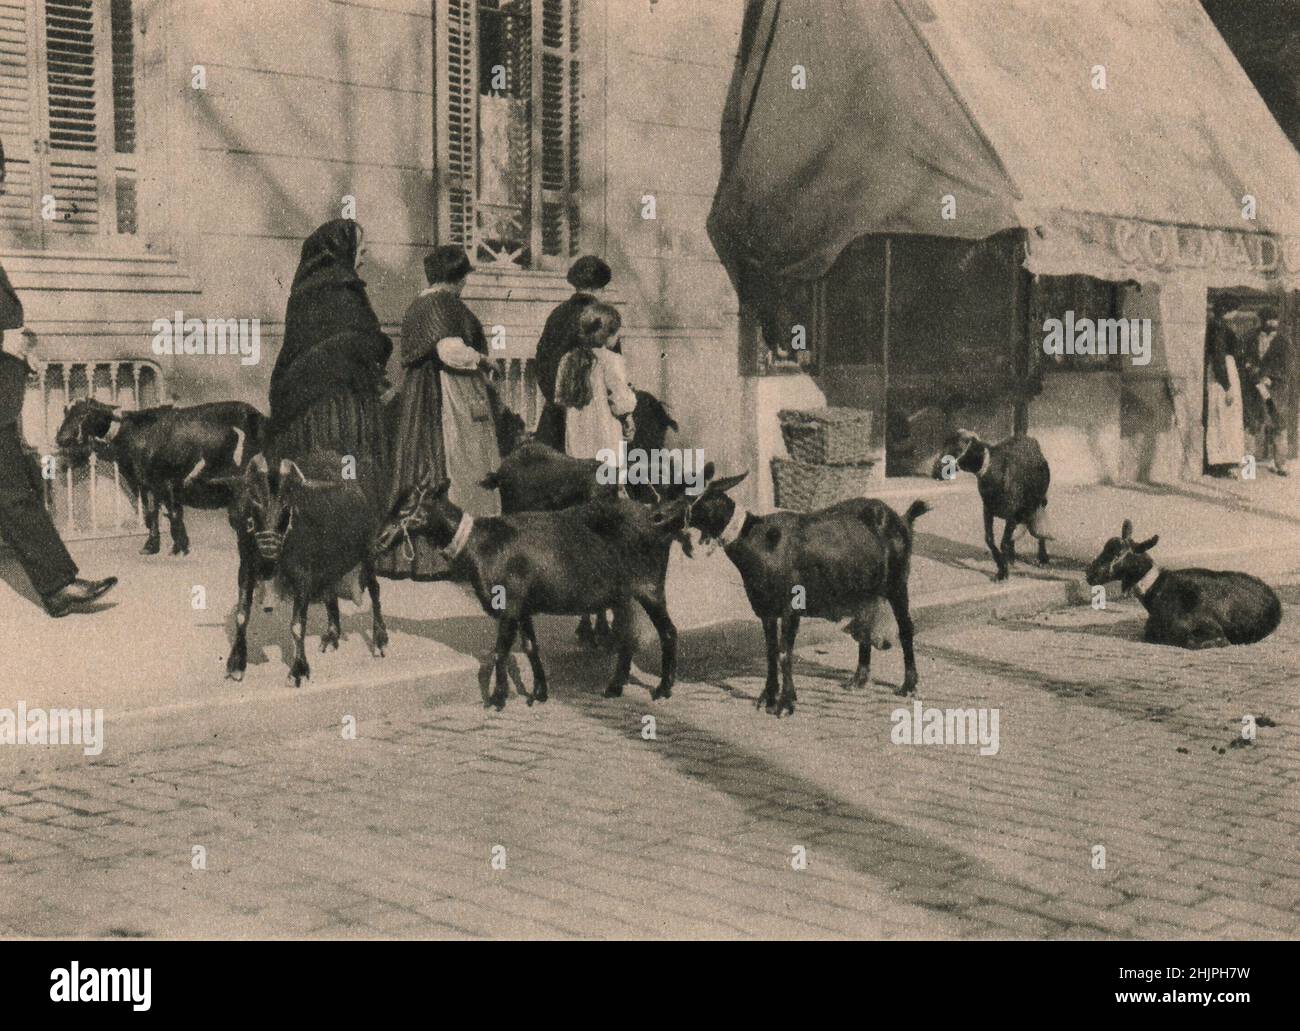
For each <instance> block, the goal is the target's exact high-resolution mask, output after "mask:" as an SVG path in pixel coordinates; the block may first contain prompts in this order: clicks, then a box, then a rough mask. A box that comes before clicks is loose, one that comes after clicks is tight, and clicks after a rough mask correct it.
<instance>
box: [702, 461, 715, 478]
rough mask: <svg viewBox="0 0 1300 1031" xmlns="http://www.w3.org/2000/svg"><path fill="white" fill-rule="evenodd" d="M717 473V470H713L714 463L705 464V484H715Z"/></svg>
mask: <svg viewBox="0 0 1300 1031" xmlns="http://www.w3.org/2000/svg"><path fill="white" fill-rule="evenodd" d="M716 472H717V470H716V469H714V468H713V463H712V462H705V463H704V482H705V483H712V482H713V477H714V474H715V473H716Z"/></svg>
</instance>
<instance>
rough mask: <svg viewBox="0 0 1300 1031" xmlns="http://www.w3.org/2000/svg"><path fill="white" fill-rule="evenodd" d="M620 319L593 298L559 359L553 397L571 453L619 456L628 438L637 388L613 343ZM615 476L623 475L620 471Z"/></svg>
mask: <svg viewBox="0 0 1300 1031" xmlns="http://www.w3.org/2000/svg"><path fill="white" fill-rule="evenodd" d="M622 325H623V320H622V318H621V317H620V316H619V314H618V311H617V309H615V308H612V307H611V306H610V305H608V304H603V303H601V302H599V301H597V302H596V303H594V304H590V305H588V306H587V307H586V308H585V309H584V310H583V312H582V315H581V316H580V317H579V320H578V339H579V341H580V342H579V344H578V346H577V347H575V348H573V350H571V351H570V352H569V353H568V354H566V355H565V356H564V358H563V360H561V362H560V368H559V371H558V373H557V374H556V377H555V403H556V404H558V405H560V406H561V407H563V409H564V413H565V420H564V443H565V451H567V452H568V453H569V454H570V455H572V456H573V457H575V458H603V457H605V456H603V455H601V454H600V452H602V451H608V452H611V453H612V454H614V455H615V456H618V463H619V468H620V470H621V469H622V468H623V466H624V462H623V456H622V452H621V449H620V447H619V445H620V443H621V442H622V441H624V440H631V439H632V434H633V431H634V429H635V426H634V425H633V422H632V413H633V411H634V410H635V409H636V394H635V393H633V391H632V387H631V386H630V385H629V384H628V381H627V366H626V365H625V364H624V363H623V356H622V355H621V354H619V353H618V352H617V351H615V350H614V348H616V347H618V343H619V331H620V329H621V328H622ZM619 482H620V483H622V482H623V479H622V477H621V476H620V478H619Z"/></svg>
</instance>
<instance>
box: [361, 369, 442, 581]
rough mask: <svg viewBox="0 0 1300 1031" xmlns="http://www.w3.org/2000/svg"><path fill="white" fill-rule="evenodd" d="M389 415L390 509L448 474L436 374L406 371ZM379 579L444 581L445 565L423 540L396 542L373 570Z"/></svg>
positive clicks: (440, 553)
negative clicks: (424, 481)
mask: <svg viewBox="0 0 1300 1031" xmlns="http://www.w3.org/2000/svg"><path fill="white" fill-rule="evenodd" d="M393 407H394V408H395V409H396V413H395V418H394V417H393V414H392V413H390V417H389V422H390V434H391V437H392V440H393V464H392V477H391V482H390V485H389V489H388V505H389V507H391V506H393V505H395V504H396V503H397V502H398V501H400V500H401V498H402V496H403V495H404V494H405V493H406V492H407V491H409V490H410V489H411V488H413V487H415V486H416V484H418V483H419V482H420V481H421V480H422V479H423V478H424V477H425V475H426V474H428V473H432V474H433V477H434V479H435V480H436V479H438V478H440V477H443V476H446V475H447V453H446V450H445V448H444V446H443V439H442V397H441V392H440V390H439V387H438V370H437V369H436V368H435V367H434V365H433V364H432V363H430V362H424V363H422V364H420V365H416V366H414V367H412V368H409V369H407V370H406V378H405V380H404V381H403V382H402V389H401V393H400V394H399V395H398V399H397V401H396V402H395V404H394V406H393ZM375 569H376V571H377V572H378V573H379V575H380V576H386V577H388V578H389V579H393V580H400V579H406V578H408V577H409V578H410V579H413V580H443V579H446V578H447V576H448V566H447V562H446V560H445V559H444V558H443V557H442V551H441V549H439V548H438V547H436V546H435V545H434V544H432V543H431V542H430V541H429V540H428V539H427V538H424V537H412V538H410V539H409V540H405V539H403V540H402V541H399V542H398V544H397V546H396V547H394V548H393V550H392V551H390V552H388V554H386V555H383V556H382V557H381V558H380V559H379V561H378V562H377V563H376V565H375Z"/></svg>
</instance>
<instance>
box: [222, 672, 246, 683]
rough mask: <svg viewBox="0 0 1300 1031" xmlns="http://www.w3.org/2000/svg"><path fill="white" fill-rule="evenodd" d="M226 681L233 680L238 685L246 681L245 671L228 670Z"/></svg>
mask: <svg viewBox="0 0 1300 1031" xmlns="http://www.w3.org/2000/svg"><path fill="white" fill-rule="evenodd" d="M226 679H227V680H233V681H234V682H235V683H236V684H238V683H239V682H240V681H241V680H243V679H244V671H243V670H242V669H228V670H226Z"/></svg>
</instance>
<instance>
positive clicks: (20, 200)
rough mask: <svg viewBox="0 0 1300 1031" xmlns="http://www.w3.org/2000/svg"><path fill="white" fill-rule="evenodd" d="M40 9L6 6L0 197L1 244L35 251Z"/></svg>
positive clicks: (16, 2) (5, 2)
mask: <svg viewBox="0 0 1300 1031" xmlns="http://www.w3.org/2000/svg"><path fill="white" fill-rule="evenodd" d="M35 13H36V12H35V7H34V5H33V3H31V2H28V0H0V140H3V141H4V149H5V190H4V195H3V196H0V242H3V243H5V244H11V243H16V244H17V245H18V246H35V245H37V244H38V243H39V241H40V234H41V230H40V223H39V213H38V211H37V206H36V197H37V195H38V194H37V190H36V182H37V180H38V179H39V175H38V170H37V167H36V165H35V163H34V161H33V157H34V155H33V152H32V141H33V140H34V139H35V138H36V137H37V135H38V133H37V128H36V126H37V108H38V104H39V99H40V97H39V94H38V93H37V91H36V89H35V88H34V86H33V82H32V79H33V77H34V75H33V73H34V67H33V66H34V64H35V62H34V61H33V55H34V52H35V48H34V46H33V43H34V42H35V37H36V25H35Z"/></svg>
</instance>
